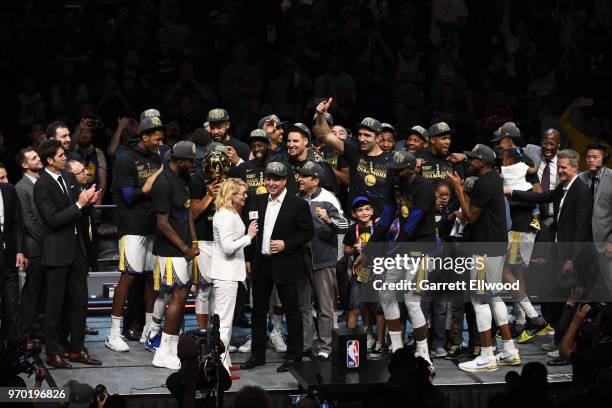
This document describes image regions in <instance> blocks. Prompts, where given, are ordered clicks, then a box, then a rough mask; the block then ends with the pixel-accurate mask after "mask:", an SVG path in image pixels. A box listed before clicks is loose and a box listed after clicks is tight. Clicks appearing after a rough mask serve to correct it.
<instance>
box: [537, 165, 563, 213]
mask: <svg viewBox="0 0 612 408" xmlns="http://www.w3.org/2000/svg"><path fill="white" fill-rule="evenodd" d="M546 163H548V167H549V171H550V175H549V177H550V179H549V180H550V183H549V186H548V188H545V187H544V186H542V191H548V190H554V189H555V187H557V182H558V179H559V175H558V174H557V155H556V154H555V155H554V156H553V158H552V159H551V160H550V161H549V162H547V161H546V159H545V158H542V161H541V162H540V166H539V167H538V178H539V179H540V181H542V174H543V173H544V168H545V167H546ZM543 205H544V206H547V207H548V214H549V215H550V216H552V215H553V213H554V209H553V205H552V203H550V204H543Z"/></svg>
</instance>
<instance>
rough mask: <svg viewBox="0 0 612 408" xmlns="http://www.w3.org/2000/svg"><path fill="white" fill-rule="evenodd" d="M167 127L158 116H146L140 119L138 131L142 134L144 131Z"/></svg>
mask: <svg viewBox="0 0 612 408" xmlns="http://www.w3.org/2000/svg"><path fill="white" fill-rule="evenodd" d="M165 128H166V127H165V126H164V125H163V123H162V121H161V119H160V118H159V117H157V116H153V117H150V118H144V119H143V120H141V121H140V126H139V127H138V133H139V134H142V133H144V132H150V131H152V130H164V129H165Z"/></svg>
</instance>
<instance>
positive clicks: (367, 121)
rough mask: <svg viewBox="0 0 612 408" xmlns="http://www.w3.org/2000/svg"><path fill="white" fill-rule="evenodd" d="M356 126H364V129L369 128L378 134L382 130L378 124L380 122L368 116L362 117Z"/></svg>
mask: <svg viewBox="0 0 612 408" xmlns="http://www.w3.org/2000/svg"><path fill="white" fill-rule="evenodd" d="M358 128H366V129H368V130H371V131H372V132H374V133H376V134H380V133H381V132H382V130H383V128H382V125H381V124H380V122H379V121H377V120H376V119H374V118H370V117H366V118H363V120H362V121H361V123H359V126H358Z"/></svg>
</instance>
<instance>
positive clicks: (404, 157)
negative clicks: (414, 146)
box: [387, 150, 417, 170]
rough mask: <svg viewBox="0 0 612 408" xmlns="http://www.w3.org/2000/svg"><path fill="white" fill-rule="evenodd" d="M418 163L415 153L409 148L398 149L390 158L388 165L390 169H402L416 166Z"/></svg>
mask: <svg viewBox="0 0 612 408" xmlns="http://www.w3.org/2000/svg"><path fill="white" fill-rule="evenodd" d="M416 163H417V162H416V158H415V157H414V154H412V153H410V152H409V151H407V150H396V151H395V152H393V154H392V155H391V157H390V158H389V161H388V162H387V167H388V168H390V169H396V170H401V169H405V168H406V167H415V166H416Z"/></svg>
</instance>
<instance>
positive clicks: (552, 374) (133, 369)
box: [26, 315, 571, 407]
mask: <svg viewBox="0 0 612 408" xmlns="http://www.w3.org/2000/svg"><path fill="white" fill-rule="evenodd" d="M87 322H88V323H87V324H88V326H89V327H92V328H95V329H98V330H99V332H100V333H99V335H97V336H87V337H86V347H87V348H88V350H89V352H90V354H92V355H93V356H95V357H96V358H99V359H100V360H102V362H103V364H102V366H101V367H90V366H85V365H81V364H78V363H75V364H73V369H72V370H57V369H50V370H49V372H50V374H51V376H52V377H53V379H54V380H55V382H56V383H57V384H58V386H60V387H61V386H63V385H64V384H65V383H66V382H67V381H69V380H77V381H79V382H85V383H88V384H90V385H91V386H95V385H96V384H105V385H106V386H107V387H108V389H109V390H110V392H112V393H117V394H122V395H125V396H130V397H131V398H129V399H128V401H131V403H130V404H129V405H130V406H139V405H141V404H142V402H143V401H145V400H149V398H147V396H149V397H153V396H156V397H158V398H159V397H161V399H160V400H165V401H166V402H167V403H168V404H170V406H172V405H173V403H174V401H173V399H172V398H171V397H170V396H169V392H168V390H167V389H166V387H165V385H164V384H165V381H166V378H167V377H168V375H170V374H171V373H172V371H170V370H167V369H161V368H156V367H153V366H152V364H151V360H152V358H153V354H152V353H150V352H149V351H147V350H145V349H144V347H143V346H142V345H141V344H140V343H138V342H129V344H130V348H131V349H130V351H129V352H127V353H116V352H112V351H110V350H108V349H106V348H105V347H104V339H105V337H106V335H107V333H108V330H109V328H110V319H109V317H104V316H97V317H89V318H88V320H87ZM195 328H196V322H195V318H194V316H193V315H188V316H187V317H186V330H187V331H189V330H193V329H195ZM249 333H250V329H241V328H235V329H234V332H233V336H232V344H234V345H236V346H238V345H240V344H241V343H242V342H243V341H244V340H245V339H246V336H247V335H248V334H249ZM549 341H551V337H550V336H542V337H536V338H535V340H534V342H533V343H532V344H526V345H517V346H518V348H519V349H520V351H521V357H522V362H523V364H525V363H528V362H531V361H538V362H541V363H545V362H546V361H547V360H548V359H549V358H548V357H547V356H546V352H545V351H543V350H542V349H541V347H540V345H541V344H543V343H544V342H549ZM41 357H43V361H44V355H41ZM231 357H232V363H233V364H239V363H241V362H243V361H245V360H246V359H247V358H248V357H249V354H242V353H233V354H232V355H231ZM266 359H267V364H266V365H265V366H264V367H257V368H255V369H253V370H247V371H239V372H238V374H240V376H241V378H240V380H237V381H235V382H234V383H233V384H232V387H231V389H230V390H229V391H228V392H229V393H230V394H231V393H235V392H236V391H239V390H240V389H241V388H242V387H244V386H247V385H258V386H260V387H263V388H264V389H266V390H268V391H269V392H270V393H271V394H272V395H276V397H277V398H276V399H277V400H278V404H280V405H277V404H275V406H288V405H287V404H283V403H282V401H285V402H288V396H289V395H291V394H300V393H305V392H306V391H307V388H308V387H309V384H316V382H314V381H313V378H314V376H315V373H316V372H319V373H320V374H321V376H322V377H323V379H324V381H325V382H326V383H327V384H326V385H325V387H326V389H328V392H330V393H331V392H332V391H334V393H335V392H339V393H344V392H347V393H350V394H354V393H359V392H365V391H367V387H368V386H369V385H368V384H374V383H377V382H384V381H386V379H387V373H386V364H385V361H369V362H368V363H372V364H371V366H370V370H368V372H370V374H368V375H367V376H366V375H365V374H359V373H351V374H350V375H338V374H335V375H334V374H333V372H332V370H331V363H316V364H311V363H308V359H305V363H303V364H302V367H296V368H294V369H293V370H292V371H293V374H291V373H282V374H279V373H277V372H276V368H277V367H278V366H279V365H280V364H281V363H282V355H281V354H278V353H275V352H273V351H271V350H268V352H267V356H266ZM434 363H435V367H436V376H435V378H434V384H435V385H436V386H439V387H441V389H442V390H443V391H444V392H445V393H447V394H448V396H449V402H450V405H449V406H452V407H455V406H457V407H459V406H463V407H468V406H470V407H471V406H486V403H487V402H488V399H489V398H490V396H492V395H493V394H495V393H497V392H499V391H500V389H501V388H502V387H503V384H504V383H505V381H504V377H505V375H506V373H508V372H509V371H510V370H518V371H519V372H520V370H521V367H520V366H518V367H500V369H499V370H498V371H496V372H491V373H478V374H476V373H466V372H463V371H461V370H459V369H458V368H457V365H456V364H457V363H458V361H450V360H445V359H436V360H434ZM547 369H548V373H549V382H550V383H551V388H553V389H554V388H558V387H555V385H557V386H558V385H563V384H566V383H567V382H569V381H571V366H564V367H547ZM366 377H367V378H366ZM26 382H28V385H29V386H30V385H32V382H33V377H32V378H30V379H26ZM45 386H46V385H45ZM164 395H165V397H164ZM134 397H136V398H134ZM139 400H140V403H139V402H138V401H139ZM229 400H231V395H230V396H229V398H228V401H229ZM453 401H454V402H453ZM158 406H160V405H158ZM343 406H346V405H343Z"/></svg>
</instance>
